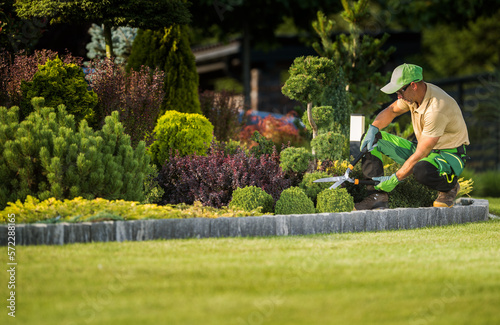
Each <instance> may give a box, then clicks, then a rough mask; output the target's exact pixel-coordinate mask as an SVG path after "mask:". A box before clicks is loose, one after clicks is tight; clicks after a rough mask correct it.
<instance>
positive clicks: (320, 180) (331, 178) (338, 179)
mask: <svg viewBox="0 0 500 325" xmlns="http://www.w3.org/2000/svg"><path fill="white" fill-rule="evenodd" d="M344 180H345V176H335V177H326V178H320V179H317V180H315V181H313V183H324V182H338V181H344Z"/></svg>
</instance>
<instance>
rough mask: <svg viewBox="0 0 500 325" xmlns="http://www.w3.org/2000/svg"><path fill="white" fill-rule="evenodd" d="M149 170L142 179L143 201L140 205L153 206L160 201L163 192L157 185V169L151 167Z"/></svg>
mask: <svg viewBox="0 0 500 325" xmlns="http://www.w3.org/2000/svg"><path fill="white" fill-rule="evenodd" d="M150 167H151V169H150V170H149V172H148V174H147V175H145V177H144V200H143V201H142V202H141V203H144V204H155V203H159V202H160V201H161V198H162V197H163V194H165V191H164V190H163V189H162V188H161V186H160V185H159V184H158V168H157V167H156V165H151V166H150Z"/></svg>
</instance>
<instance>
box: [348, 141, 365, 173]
mask: <svg viewBox="0 0 500 325" xmlns="http://www.w3.org/2000/svg"><path fill="white" fill-rule="evenodd" d="M367 152H368V148H367V147H365V148H364V149H363V150H362V151H361V152H360V153H359V154H358V155H357V156H356V158H354V160H353V161H352V162H351V164H350V165H349V167H348V168H349V169H350V170H353V169H354V166H356V164H357V163H358V161H359V160H360V159H361V158H363V156H364V155H365V153H367Z"/></svg>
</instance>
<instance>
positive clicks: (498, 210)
mask: <svg viewBox="0 0 500 325" xmlns="http://www.w3.org/2000/svg"><path fill="white" fill-rule="evenodd" d="M482 199H486V200H488V202H489V204H490V206H489V208H490V213H492V214H494V215H496V216H499V217H500V197H484V198H482Z"/></svg>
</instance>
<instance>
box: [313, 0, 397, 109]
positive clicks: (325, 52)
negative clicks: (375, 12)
mask: <svg viewBox="0 0 500 325" xmlns="http://www.w3.org/2000/svg"><path fill="white" fill-rule="evenodd" d="M342 5H343V7H344V12H343V13H342V17H343V18H344V20H346V21H347V23H348V24H349V34H344V33H343V34H339V35H338V36H337V37H336V39H335V41H334V42H332V39H331V36H332V34H333V32H334V27H335V22H334V21H333V20H329V19H327V18H326V16H325V15H324V14H323V13H322V12H321V11H320V12H318V14H317V15H318V19H317V20H316V21H314V22H313V27H314V29H315V31H316V33H317V34H318V36H319V37H320V39H321V43H319V42H316V43H314V44H313V48H314V49H315V50H316V52H318V54H319V55H321V56H324V57H327V58H330V59H332V60H333V61H334V62H335V63H336V64H338V65H340V66H341V67H342V69H343V70H344V72H345V78H346V81H347V86H346V89H347V90H348V91H349V95H350V97H351V98H350V101H351V103H352V107H353V111H354V112H356V113H363V114H372V113H373V112H375V111H376V110H377V109H378V108H379V106H380V104H382V103H386V102H388V101H389V100H390V97H389V96H388V95H386V94H384V93H382V92H381V91H380V88H381V87H382V86H383V85H385V84H386V83H387V81H388V80H389V79H390V72H388V73H387V74H385V75H382V74H381V73H379V72H377V71H378V70H379V69H380V68H381V67H382V66H383V65H384V64H385V62H387V60H388V58H389V55H390V54H391V53H392V52H394V50H395V49H394V48H390V49H388V50H385V51H384V50H382V49H381V48H382V46H383V45H384V44H385V42H386V41H387V39H388V38H389V35H388V34H384V36H383V37H382V38H381V39H377V38H374V37H372V36H370V35H366V34H364V35H362V26H363V23H364V22H365V21H366V19H367V17H368V0H359V1H356V2H354V3H352V2H350V1H348V0H342Z"/></svg>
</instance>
